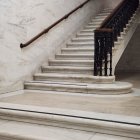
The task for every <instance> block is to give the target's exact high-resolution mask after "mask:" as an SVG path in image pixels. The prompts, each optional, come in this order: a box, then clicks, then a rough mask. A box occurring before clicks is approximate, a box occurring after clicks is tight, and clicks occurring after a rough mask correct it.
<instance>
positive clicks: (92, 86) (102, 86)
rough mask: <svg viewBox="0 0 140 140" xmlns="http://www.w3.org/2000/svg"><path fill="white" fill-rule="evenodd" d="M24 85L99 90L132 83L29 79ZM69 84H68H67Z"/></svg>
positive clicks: (126, 85) (129, 86)
mask: <svg viewBox="0 0 140 140" xmlns="http://www.w3.org/2000/svg"><path fill="white" fill-rule="evenodd" d="M25 85H42V86H45V85H49V86H52V87H55V86H60V87H66V88H83V89H87V88H88V89H100V90H107V91H109V90H122V89H125V88H131V87H132V84H130V83H127V82H115V83H112V84H100V86H99V84H88V83H71V82H68V83H66V82H52V81H29V82H25ZM68 85H69V86H68Z"/></svg>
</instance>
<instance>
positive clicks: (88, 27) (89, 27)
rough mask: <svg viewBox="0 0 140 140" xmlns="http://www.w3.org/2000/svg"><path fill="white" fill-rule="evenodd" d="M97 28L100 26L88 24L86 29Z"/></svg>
mask: <svg viewBox="0 0 140 140" xmlns="http://www.w3.org/2000/svg"><path fill="white" fill-rule="evenodd" d="M96 28H98V26H86V27H85V28H84V29H93V30H95V29H96Z"/></svg>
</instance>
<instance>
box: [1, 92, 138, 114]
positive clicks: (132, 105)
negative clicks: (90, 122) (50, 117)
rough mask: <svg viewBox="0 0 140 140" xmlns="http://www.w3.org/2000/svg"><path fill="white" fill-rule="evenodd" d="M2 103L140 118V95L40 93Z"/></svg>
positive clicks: (18, 96)
mask: <svg viewBox="0 0 140 140" xmlns="http://www.w3.org/2000/svg"><path fill="white" fill-rule="evenodd" d="M0 102H1V103H12V104H19V105H32V106H39V107H52V108H61V109H70V110H80V111H90V112H99V113H108V114H119V115H129V116H136V117H140V94H139V93H138V94H134V95H132V94H128V95H125V96H121V95H120V96H94V95H82V94H80V95H77V94H70V93H64V94H63V93H61V94H60V93H49V92H41V91H39V92H25V93H23V94H18V95H13V96H10V97H5V98H1V99H0Z"/></svg>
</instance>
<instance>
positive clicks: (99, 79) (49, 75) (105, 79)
mask: <svg viewBox="0 0 140 140" xmlns="http://www.w3.org/2000/svg"><path fill="white" fill-rule="evenodd" d="M34 78H35V79H38V78H39V79H41V78H43V79H44V78H46V79H47V78H62V79H66V78H72V79H76V80H78V79H83V80H84V79H85V78H86V79H87V80H88V79H89V80H93V82H94V83H100V84H103V83H105V84H107V83H108V84H109V83H113V82H115V76H108V77H106V76H102V77H101V76H90V75H82V74H81V75H80V74H79V75H78V74H59V73H58V74H52V73H36V74H35V75H34ZM43 79H42V80H43ZM87 80H86V81H87Z"/></svg>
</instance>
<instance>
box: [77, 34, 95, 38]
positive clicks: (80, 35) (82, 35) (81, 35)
mask: <svg viewBox="0 0 140 140" xmlns="http://www.w3.org/2000/svg"><path fill="white" fill-rule="evenodd" d="M76 37H81V38H82V37H83V38H84V37H94V35H84V34H78V35H76Z"/></svg>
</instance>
